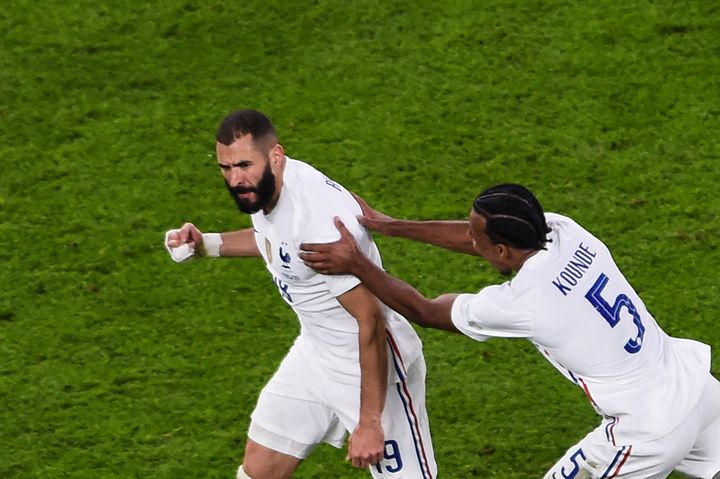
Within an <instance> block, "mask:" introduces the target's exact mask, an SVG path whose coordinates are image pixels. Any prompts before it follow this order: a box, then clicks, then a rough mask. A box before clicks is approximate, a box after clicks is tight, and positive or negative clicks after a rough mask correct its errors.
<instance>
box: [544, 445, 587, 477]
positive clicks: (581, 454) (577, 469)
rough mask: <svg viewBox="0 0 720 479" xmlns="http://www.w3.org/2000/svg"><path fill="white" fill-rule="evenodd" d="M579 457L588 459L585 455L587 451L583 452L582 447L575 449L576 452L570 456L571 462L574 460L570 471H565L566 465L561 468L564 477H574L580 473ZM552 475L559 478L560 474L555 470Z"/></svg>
mask: <svg viewBox="0 0 720 479" xmlns="http://www.w3.org/2000/svg"><path fill="white" fill-rule="evenodd" d="M579 458H582V459H583V460H585V461H587V458H586V457H585V453H584V452H583V450H582V448H581V449H578V450H577V451H575V453H574V454H573V455H572V456H571V457H570V462H572V465H573V468H572V469H570V471H569V472H568V471H565V466H562V468H560V475H561V477H562V479H574V478H575V477H576V476H577V475H578V473H579V472H580V463H579ZM552 477H553V479H559V478H558V475H557V474H556V473H554V472H553V475H552ZM583 477H585V476H583Z"/></svg>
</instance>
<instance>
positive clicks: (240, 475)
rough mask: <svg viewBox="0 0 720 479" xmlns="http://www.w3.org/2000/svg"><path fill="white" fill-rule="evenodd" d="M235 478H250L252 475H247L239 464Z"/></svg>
mask: <svg viewBox="0 0 720 479" xmlns="http://www.w3.org/2000/svg"><path fill="white" fill-rule="evenodd" d="M235 479H252V477H250V476H248V475H247V472H245V469H243V466H242V464H240V467H238V470H237V475H236V476H235Z"/></svg>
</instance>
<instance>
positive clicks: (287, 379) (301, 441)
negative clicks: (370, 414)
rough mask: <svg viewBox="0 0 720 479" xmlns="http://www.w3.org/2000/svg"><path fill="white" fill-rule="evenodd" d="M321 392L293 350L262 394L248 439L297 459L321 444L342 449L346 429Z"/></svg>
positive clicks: (254, 412) (252, 419)
mask: <svg viewBox="0 0 720 479" xmlns="http://www.w3.org/2000/svg"><path fill="white" fill-rule="evenodd" d="M320 391H321V384H320V383H319V382H318V380H317V378H316V377H315V376H314V375H313V374H312V373H311V372H310V369H309V368H308V367H307V365H306V364H305V360H304V359H303V357H302V355H300V354H298V353H297V351H296V350H295V349H294V348H292V349H291V350H290V352H288V354H287V356H286V357H285V359H283V361H282V363H281V364H280V366H279V367H278V369H277V371H276V372H275V374H274V375H273V377H272V378H271V379H270V381H269V382H268V383H267V384H266V385H265V387H264V388H263V390H262V391H261V392H260V396H259V397H258V401H257V405H256V406H255V410H254V411H253V412H252V415H251V421H250V430H249V432H248V436H249V437H250V439H252V440H253V441H254V442H255V443H257V444H260V445H262V446H265V447H267V448H269V449H272V450H274V451H277V452H281V453H284V454H288V455H291V456H293V457H296V458H298V459H304V458H306V457H307V456H308V455H309V454H310V452H311V451H312V450H313V448H314V447H315V446H316V445H318V444H319V443H321V442H328V443H330V444H332V445H334V446H336V447H339V446H341V445H342V443H343V439H344V436H345V428H344V426H343V425H342V424H341V423H340V421H339V419H338V417H337V415H336V414H335V412H334V411H333V410H332V409H331V408H329V407H328V406H327V405H326V404H325V403H324V402H323V399H322V397H320V395H319V394H318V393H319V392H320Z"/></svg>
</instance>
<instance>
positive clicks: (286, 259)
mask: <svg viewBox="0 0 720 479" xmlns="http://www.w3.org/2000/svg"><path fill="white" fill-rule="evenodd" d="M283 245H284V246H287V243H283ZM279 253H280V261H282V267H283V268H285V269H290V253H287V252H285V251H283V247H282V246H280V251H279Z"/></svg>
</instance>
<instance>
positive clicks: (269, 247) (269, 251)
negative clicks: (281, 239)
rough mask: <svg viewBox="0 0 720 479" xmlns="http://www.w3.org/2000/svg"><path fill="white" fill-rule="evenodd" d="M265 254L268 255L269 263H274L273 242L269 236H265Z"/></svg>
mask: <svg viewBox="0 0 720 479" xmlns="http://www.w3.org/2000/svg"><path fill="white" fill-rule="evenodd" d="M265 254H266V255H267V262H268V264H269V263H272V243H270V240H269V239H267V238H265Z"/></svg>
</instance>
